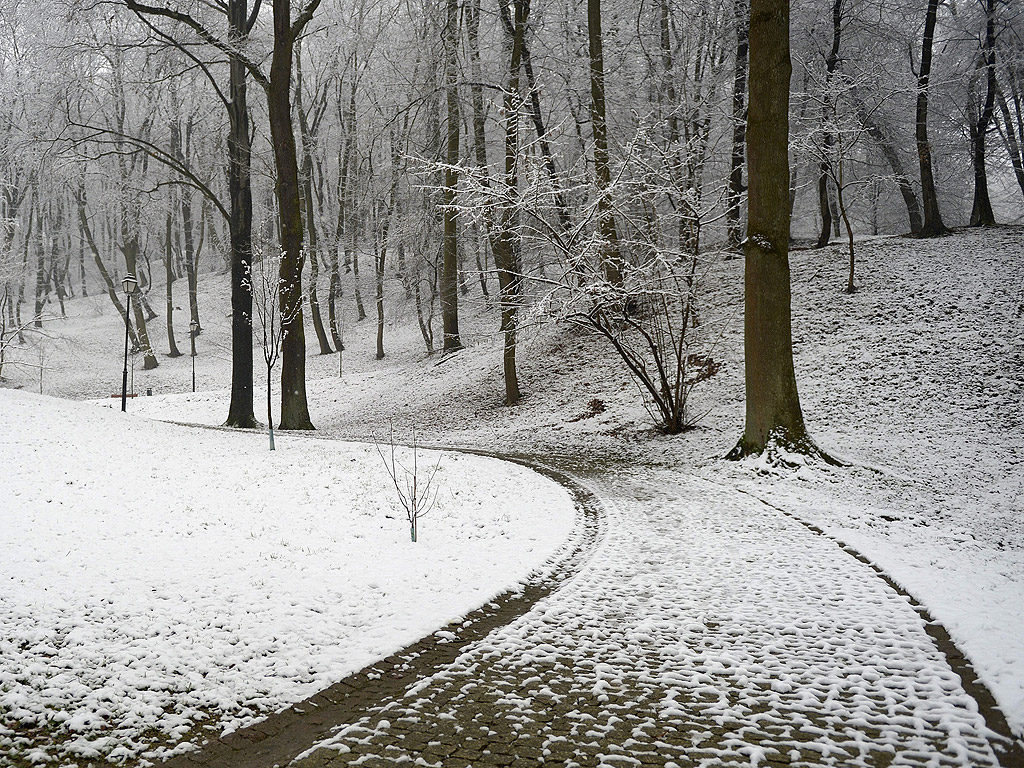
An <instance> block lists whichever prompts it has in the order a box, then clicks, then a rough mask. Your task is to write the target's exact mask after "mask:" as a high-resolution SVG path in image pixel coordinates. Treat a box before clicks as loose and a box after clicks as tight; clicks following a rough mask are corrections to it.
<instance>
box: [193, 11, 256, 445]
mask: <svg viewBox="0 0 1024 768" xmlns="http://www.w3.org/2000/svg"><path fill="white" fill-rule="evenodd" d="M246 4H247V0H230V2H229V6H228V31H229V34H230V35H231V37H232V39H241V38H242V37H244V36H245V29H246ZM247 77H248V74H247V72H246V69H245V65H244V64H243V63H242V62H241V61H240V60H239V59H238V58H236V57H231V59H230V60H229V93H230V101H229V103H228V194H229V195H230V197H231V206H230V209H229V220H228V232H229V237H230V240H231V401H230V403H229V405H228V417H227V420H226V421H225V422H224V425H225V426H228V427H241V428H243V429H249V428H252V427H256V426H258V424H259V422H257V421H256V415H255V413H254V412H253V367H252V366H253V361H252V284H251V279H250V278H251V276H252V187H251V184H250V159H251V154H252V146H251V143H250V135H249V108H248V103H247V96H248V93H247V88H246V79H247ZM190 291H191V287H190ZM196 319H197V321H198V313H197V317H196Z"/></svg>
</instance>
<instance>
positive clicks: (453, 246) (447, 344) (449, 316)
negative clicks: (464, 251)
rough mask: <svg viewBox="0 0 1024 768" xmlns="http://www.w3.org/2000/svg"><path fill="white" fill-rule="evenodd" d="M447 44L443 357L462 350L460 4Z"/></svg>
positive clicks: (450, 11) (450, 8)
mask: <svg viewBox="0 0 1024 768" xmlns="http://www.w3.org/2000/svg"><path fill="white" fill-rule="evenodd" d="M446 10H447V14H446V19H445V27H444V33H443V40H444V90H445V100H446V105H447V121H446V125H445V133H446V135H447V151H446V153H445V163H446V167H445V171H444V188H443V190H442V195H441V205H442V208H443V211H442V220H443V235H442V241H441V242H442V246H441V322H442V325H443V328H444V346H443V347H442V352H443V353H449V352H454V351H456V350H459V349H462V340H461V339H460V338H459V290H458V275H457V272H458V268H459V264H458V260H459V254H458V233H457V227H458V217H457V215H456V211H455V192H456V188H457V187H458V184H459V172H458V163H459V134H460V130H461V126H460V124H459V93H458V72H457V69H456V66H457V60H456V57H457V55H458V50H457V45H458V42H457V41H458V37H457V35H456V29H457V28H458V24H459V4H458V2H457V0H446Z"/></svg>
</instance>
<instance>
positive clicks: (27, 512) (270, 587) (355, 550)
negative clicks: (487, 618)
mask: <svg viewBox="0 0 1024 768" xmlns="http://www.w3.org/2000/svg"><path fill="white" fill-rule="evenodd" d="M0 421H2V423H3V431H2V432H0V466H2V467H3V477H2V479H0V488H2V503H0V530H3V536H2V537H0V585H2V587H0V717H2V720H0V764H6V763H5V759H4V758H3V755H6V756H7V757H8V758H12V756H19V755H21V756H22V757H24V758H26V759H29V760H42V759H43V757H44V755H45V756H49V757H51V758H53V757H58V758H60V759H61V760H62V761H63V762H66V761H67V760H70V759H74V758H86V759H88V758H92V757H105V758H107V759H111V760H115V761H118V760H123V759H126V758H130V757H135V756H138V755H140V754H151V753H152V749H153V747H154V745H155V743H157V742H160V741H164V742H168V743H174V742H177V741H179V740H181V739H188V738H190V737H191V738H194V737H195V736H196V735H197V734H196V733H195V731H194V728H195V726H196V725H197V724H198V723H204V722H213V723H215V724H216V725H217V727H218V728H221V729H228V730H231V729H234V728H236V727H238V726H240V725H244V724H246V723H248V722H251V721H252V720H253V719H254V717H256V716H257V715H259V714H261V713H265V712H267V711H273V710H274V709H277V708H279V707H281V706H284V705H286V704H288V703H290V702H293V701H298V700H301V699H303V698H305V697H306V696H309V695H312V694H313V693H315V692H317V691H319V690H321V689H322V688H324V687H326V686H328V685H329V684H331V683H333V682H335V681H337V680H339V679H341V678H342V677H344V676H345V675H347V674H349V673H351V672H354V671H355V670H357V669H359V668H361V667H362V666H364V665H365V664H367V663H370V662H371V661H374V660H376V659H378V658H381V657H382V656H385V655H387V654H389V653H392V652H394V651H395V650H397V649H399V648H401V647H403V646H404V645H406V644H408V643H409V642H411V641H413V640H415V639H417V638H419V637H422V636H423V635H426V634H429V633H430V632H432V631H433V630H435V629H436V628H437V627H438V626H441V625H443V624H445V623H447V622H448V621H450V620H452V619H455V618H457V617H459V616H461V615H463V614H465V613H466V612H467V611H469V610H471V609H473V608H475V607H477V606H478V605H480V604H482V603H483V602H486V601H487V600H488V599H490V598H491V597H493V596H494V595H495V594H497V593H499V592H501V591H503V590H504V589H506V588H508V587H510V586H512V585H513V584H515V583H516V582H517V581H519V580H521V579H522V578H524V577H525V576H526V575H527V574H529V573H530V571H531V570H532V569H534V568H537V567H540V566H542V564H543V563H544V561H545V560H546V559H547V558H548V556H549V555H550V554H551V553H552V552H553V551H554V550H555V549H557V547H558V546H559V545H560V544H561V543H562V542H563V541H564V540H565V539H566V537H567V535H568V533H569V531H570V530H571V528H572V525H573V520H574V510H573V504H572V502H571V500H570V499H569V497H568V495H567V494H566V492H565V491H564V490H563V489H562V488H561V487H559V486H558V485H556V484H554V483H553V482H551V481H549V480H547V479H545V478H542V477H540V476H539V475H537V474H535V473H533V472H531V471H530V470H527V469H524V468H522V467H519V466H517V465H512V464H508V463H505V462H499V461H495V460H491V459H486V458H480V457H467V456H461V455H456V454H443V455H441V456H440V463H439V464H437V461H438V455H437V454H436V453H434V452H431V451H422V452H421V454H420V455H419V471H420V482H421V483H422V482H423V481H424V480H425V476H426V475H428V474H429V472H430V471H431V469H432V468H433V467H434V466H435V465H436V466H437V474H436V477H435V479H434V486H435V488H436V489H437V497H436V498H437V500H436V504H435V505H434V507H433V508H432V509H431V510H430V511H429V513H428V514H427V515H426V516H425V517H424V518H422V520H421V521H420V531H419V540H418V542H417V543H415V544H414V543H412V542H411V541H410V536H409V528H408V524H407V523H406V520H405V512H404V510H403V509H402V508H401V506H400V505H399V502H398V500H397V496H396V493H395V491H394V488H393V487H390V483H391V481H390V479H389V477H388V475H387V473H386V471H385V468H384V465H383V462H382V460H381V458H380V457H379V456H378V454H377V452H376V449H375V448H374V447H373V446H360V445H346V444H342V443H338V442H335V441H332V442H328V441H324V440H303V439H300V438H297V437H289V436H287V435H279V436H278V438H277V443H278V450H276V451H274V452H273V453H271V452H270V451H269V450H268V446H267V441H266V437H265V436H263V435H261V434H254V433H246V434H231V433H227V432H221V431H214V430H200V429H190V428H186V427H180V426H175V425H169V424H163V423H160V422H155V421H150V420H148V419H144V418H140V417H136V416H130V415H129V416H125V415H123V414H121V413H120V412H108V411H105V410H102V409H100V408H97V407H96V406H95V405H94V404H82V403H69V402H66V401H60V400H54V399H52V398H43V397H39V396H37V395H29V394H24V393H20V392H13V391H10V390H0ZM385 451H387V448H385ZM398 459H399V460H400V461H401V462H402V463H403V464H404V465H405V466H406V467H411V466H412V462H411V457H410V451H407V450H402V449H399V451H398ZM401 479H402V480H403V481H404V478H401ZM510 487H514V488H515V489H516V493H514V494H510V493H508V488H510ZM37 726H39V729H38V731H37V732H36V733H35V734H33V730H34V729H35V728H36V727H37ZM55 742H60V743H59V744H58V743H55ZM179 748H180V746H179Z"/></svg>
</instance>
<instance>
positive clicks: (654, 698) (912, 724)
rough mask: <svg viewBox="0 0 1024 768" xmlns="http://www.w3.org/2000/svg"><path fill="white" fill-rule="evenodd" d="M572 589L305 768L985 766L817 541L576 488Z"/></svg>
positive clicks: (866, 576) (633, 493)
mask: <svg viewBox="0 0 1024 768" xmlns="http://www.w3.org/2000/svg"><path fill="white" fill-rule="evenodd" d="M585 482H586V483H587V484H588V485H589V486H590V488H591V489H592V490H593V491H594V492H595V493H596V494H597V495H598V496H599V497H600V498H601V499H602V501H603V502H604V503H605V505H606V508H607V513H608V527H607V531H608V532H607V535H606V538H605V539H604V541H603V542H602V543H601V545H600V547H599V549H598V550H597V552H596V553H595V555H594V556H593V558H592V559H591V560H590V562H589V563H588V564H587V565H586V566H585V567H584V569H583V570H582V571H581V573H579V575H578V576H577V577H575V578H574V579H572V580H571V581H570V582H569V583H568V584H567V585H566V586H565V587H564V588H563V589H562V590H560V591H559V592H558V593H556V594H554V595H552V596H551V597H549V598H547V599H544V600H542V601H541V602H540V603H539V604H538V605H537V606H536V607H535V608H534V610H532V611H531V612H529V613H528V614H526V615H525V616H523V617H522V618H520V619H518V620H516V621H515V622H513V623H512V624H510V625H508V626H507V627H504V628H501V629H498V630H497V631H495V632H494V633H492V634H491V635H490V636H488V637H487V638H485V639H484V640H483V641H482V642H479V643H476V644H474V645H472V646H470V647H469V648H468V649H467V650H466V652H465V653H463V654H462V655H461V656H460V657H459V658H458V659H457V660H456V661H455V663H453V664H451V665H450V666H448V667H447V668H445V669H443V670H442V671H440V672H438V673H436V674H435V675H433V676H432V677H431V678H428V679H427V680H424V681H421V682H420V683H419V684H417V685H414V686H412V687H410V688H409V689H408V691H407V692H406V693H405V694H404V695H403V696H399V697H395V698H393V699H392V700H390V701H384V702H381V704H380V705H378V706H375V707H373V708H371V709H370V710H369V713H368V714H367V715H365V716H364V717H362V718H360V719H359V720H357V721H355V722H352V723H348V724H341V725H342V727H341V728H340V730H339V732H338V734H337V735H336V736H335V737H334V738H333V739H332V740H331V741H330V742H327V743H326V746H328V747H329V748H327V749H320V750H316V751H314V752H312V753H311V754H309V755H308V756H307V757H306V758H304V759H303V760H300V761H298V765H301V766H302V767H303V768H318V767H320V766H340V765H349V764H360V765H364V766H375V765H376V766H385V765H394V764H398V763H402V762H406V761H416V762H417V763H418V764H424V761H425V763H426V764H430V765H443V766H444V767H445V768H457V767H458V766H468V765H510V764H511V765H524V766H525V765H536V764H537V762H538V760H540V759H543V760H544V761H546V762H549V763H551V762H553V763H556V764H559V765H562V764H564V765H581V766H592V765H607V766H612V765H666V766H669V765H673V764H678V765H691V764H696V765H719V764H757V763H766V764H772V765H804V766H812V765H813V766H817V765H843V766H858V765H889V764H900V765H934V766H938V765H966V766H985V765H995V764H997V762H996V758H995V756H994V754H993V752H992V749H991V746H990V744H989V742H988V739H987V733H988V732H987V730H986V727H985V723H984V720H983V718H982V717H981V715H979V714H978V713H977V707H976V704H975V702H974V700H973V699H972V698H971V697H970V696H969V695H968V694H967V693H965V692H964V690H963V689H962V687H961V685H960V682H959V678H958V677H957V676H956V675H955V674H954V673H953V672H952V670H951V669H950V667H949V664H948V663H947V661H946V659H945V658H944V656H943V655H942V654H941V653H940V652H939V651H938V650H937V648H936V647H935V645H934V643H933V642H932V640H931V639H930V638H929V636H928V635H927V634H926V632H925V630H924V625H923V621H922V620H921V619H920V618H919V617H918V615H917V614H916V613H915V612H914V610H913V609H912V608H911V607H910V605H909V604H908V603H907V602H906V600H905V599H904V598H903V597H901V596H900V595H898V594H897V593H896V592H894V591H893V590H892V589H891V588H890V587H889V586H888V585H887V584H886V583H885V582H884V581H882V580H880V579H879V578H878V577H877V576H876V575H875V574H874V573H873V572H872V571H871V569H870V568H869V567H868V566H866V565H864V564H862V563H860V562H858V561H856V560H855V559H853V558H852V557H850V556H849V555H847V554H846V553H844V552H842V551H841V550H840V549H839V547H838V546H837V545H836V544H835V543H834V542H832V541H830V540H828V539H826V538H824V537H821V536H817V535H815V534H813V533H811V532H810V531H808V530H807V529H806V528H804V527H803V526H801V525H800V524H799V523H797V522H796V521H794V520H792V519H789V518H787V517H785V516H784V515H782V514H780V513H777V512H775V511H774V510H771V509H770V508H766V507H764V506H763V505H759V504H757V502H755V501H753V500H750V499H746V498H744V497H742V496H739V495H738V494H736V493H735V492H731V491H728V490H723V489H720V488H717V487H714V486H712V485H710V484H708V483H707V482H705V481H701V480H698V479H695V478H693V477H690V476H687V475H685V474H682V473H679V472H672V471H668V470H660V469H638V470H630V471H629V472H628V474H625V473H624V474H620V475H619V476H613V475H610V474H609V475H607V476H601V475H599V474H597V473H592V474H591V475H590V476H589V477H588V478H586V479H585Z"/></svg>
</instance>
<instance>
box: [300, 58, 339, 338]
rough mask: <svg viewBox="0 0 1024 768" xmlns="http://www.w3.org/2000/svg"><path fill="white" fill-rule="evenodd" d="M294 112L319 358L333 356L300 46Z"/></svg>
mask: <svg viewBox="0 0 1024 768" xmlns="http://www.w3.org/2000/svg"><path fill="white" fill-rule="evenodd" d="M295 53H296V59H295V111H296V112H297V113H298V116H299V135H300V139H301V142H302V203H304V205H303V207H304V209H305V214H306V231H307V232H308V233H309V291H308V293H309V313H310V315H311V316H312V319H313V331H314V332H315V333H316V339H317V343H318V344H319V345H320V354H321V355H333V354H334V350H333V349H331V343H330V342H329V341H328V340H327V331H326V330H325V329H324V320H323V316H322V315H321V314H320V299H319V296H318V293H317V289H318V286H317V283H318V282H319V279H320V258H319V253H318V246H319V243H318V241H317V231H316V209H315V208H314V201H313V146H312V145H313V136H312V133H311V131H310V127H309V117H308V116H307V115H306V111H305V109H304V106H303V96H302V46H301V43H300V42H297V43H296V46H295Z"/></svg>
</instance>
